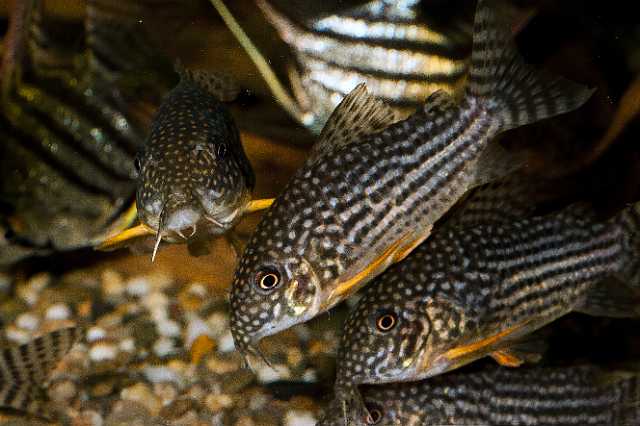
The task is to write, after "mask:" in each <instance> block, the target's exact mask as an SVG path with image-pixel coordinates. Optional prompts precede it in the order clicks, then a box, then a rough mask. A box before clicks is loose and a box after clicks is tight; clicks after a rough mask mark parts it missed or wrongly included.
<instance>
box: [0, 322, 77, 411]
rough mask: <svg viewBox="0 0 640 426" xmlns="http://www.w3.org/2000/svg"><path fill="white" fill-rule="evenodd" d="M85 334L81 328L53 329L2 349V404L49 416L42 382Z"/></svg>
mask: <svg viewBox="0 0 640 426" xmlns="http://www.w3.org/2000/svg"><path fill="white" fill-rule="evenodd" d="M81 335H82V328H80V327H68V328H61V329H59V330H55V331H52V332H51V333H48V334H45V335H43V336H41V337H38V338H36V339H34V340H32V341H31V342H29V343H25V344H23V345H20V346H10V347H7V348H3V349H1V350H0V408H13V409H16V410H21V411H26V412H28V413H31V414H34V415H37V416H46V415H47V412H46V407H45V406H44V405H43V402H44V400H43V399H42V398H41V395H40V394H42V393H43V388H42V386H43V384H44V383H45V382H46V381H47V379H48V377H49V374H50V373H51V371H52V370H53V369H54V368H55V367H56V365H57V364H58V362H60V360H61V359H62V357H64V356H65V355H66V354H67V352H69V350H70V349H71V347H72V346H73V345H74V344H75V343H76V341H78V339H79V338H80V336H81Z"/></svg>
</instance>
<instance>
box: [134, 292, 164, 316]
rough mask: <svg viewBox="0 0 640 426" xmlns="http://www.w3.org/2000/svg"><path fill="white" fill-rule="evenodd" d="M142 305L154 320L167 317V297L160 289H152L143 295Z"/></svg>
mask: <svg viewBox="0 0 640 426" xmlns="http://www.w3.org/2000/svg"><path fill="white" fill-rule="evenodd" d="M141 303H142V306H144V307H145V309H146V310H147V311H149V313H150V314H151V318H153V319H154V321H158V320H161V319H164V318H166V317H167V315H168V313H167V309H168V308H169V298H168V297H167V295H166V294H164V293H162V292H160V291H153V292H151V293H149V294H148V295H146V296H144V298H143V299H142V301H141Z"/></svg>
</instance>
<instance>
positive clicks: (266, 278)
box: [256, 268, 281, 291]
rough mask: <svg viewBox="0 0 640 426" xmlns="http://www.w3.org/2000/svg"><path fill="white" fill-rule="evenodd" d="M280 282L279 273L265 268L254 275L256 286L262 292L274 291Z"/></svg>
mask: <svg viewBox="0 0 640 426" xmlns="http://www.w3.org/2000/svg"><path fill="white" fill-rule="evenodd" d="M280 281H281V280H280V273H279V272H278V271H277V270H275V269H273V268H265V269H263V270H261V271H259V272H258V274H257V275H256V284H257V286H258V288H259V289H260V290H262V291H271V290H274V289H275V288H276V287H278V285H280Z"/></svg>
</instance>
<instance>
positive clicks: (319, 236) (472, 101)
mask: <svg viewBox="0 0 640 426" xmlns="http://www.w3.org/2000/svg"><path fill="white" fill-rule="evenodd" d="M488 3H491V2H490V1H480V2H479V7H478V13H477V18H476V27H475V28H476V29H475V34H476V39H475V41H474V43H475V45H476V49H475V50H474V53H473V54H472V64H473V66H472V70H471V74H470V76H469V85H468V86H467V95H466V96H465V97H464V98H463V99H462V100H461V101H460V103H455V102H454V100H453V99H452V98H451V97H450V96H448V95H447V94H446V93H444V92H436V93H434V94H433V95H431V96H430V97H429V99H428V100H427V102H426V104H425V105H424V106H423V107H422V108H420V109H419V110H418V111H416V112H415V113H414V114H413V115H412V116H411V117H409V118H407V119H406V120H403V121H400V122H395V116H394V114H393V113H390V112H389V111H390V109H389V108H388V107H387V106H386V105H384V104H383V103H382V102H381V101H379V100H378V99H375V98H373V97H372V96H370V95H368V94H367V93H366V90H363V87H362V86H358V87H357V88H356V89H354V91H353V92H351V94H350V95H349V96H347V97H346V98H345V99H344V100H343V101H342V102H341V104H340V105H339V106H338V108H337V109H336V110H335V111H334V113H333V114H332V116H331V117H330V118H329V120H328V122H327V124H326V126H325V128H324V129H323V131H322V133H321V135H320V139H319V141H318V142H317V144H316V145H315V146H314V148H313V150H312V153H311V154H310V157H309V159H308V160H307V162H306V163H305V165H304V166H303V167H302V168H301V169H300V170H299V171H298V172H297V173H296V174H295V175H294V177H293V178H292V179H291V181H290V182H289V183H288V185H287V186H286V188H285V189H284V190H283V192H282V193H281V194H280V196H279V197H278V198H277V199H276V201H275V203H274V204H273V206H272V207H271V208H270V209H269V210H268V211H267V213H266V214H265V215H264V216H263V218H262V220H261V222H260V224H259V225H258V227H257V229H256V231H255V233H254V235H253V236H252V238H251V240H250V242H249V244H248V246H247V249H246V251H245V253H244V255H243V257H242V259H241V261H240V264H239V267H238V269H237V271H236V274H235V278H234V282H233V288H232V291H231V307H232V310H231V329H232V333H233V335H234V338H235V342H236V347H238V348H239V349H240V350H242V351H244V352H250V351H252V352H256V349H255V344H256V343H257V342H258V341H259V340H260V339H261V338H262V337H264V336H267V335H271V334H274V333H276V332H278V331H280V330H283V329H285V328H288V327H290V326H292V325H294V324H297V323H300V322H303V321H306V320H309V319H310V318H313V317H314V316H316V315H318V314H319V313H321V312H323V311H326V310H328V309H330V308H331V307H332V306H334V305H335V304H337V303H338V302H340V301H341V300H344V299H345V298H346V297H348V296H349V295H350V294H352V293H354V292H355V291H356V290H358V289H359V288H361V287H362V286H363V285H364V284H365V283H366V282H368V281H369V280H371V279H372V278H374V277H375V276H377V275H378V274H380V273H381V272H382V271H383V270H384V269H385V268H386V267H388V266H389V265H390V264H392V263H394V262H397V261H399V260H401V259H402V258H403V257H404V256H406V255H407V254H408V253H409V252H410V251H411V250H412V249H413V248H414V247H416V246H417V245H418V244H419V243H420V242H422V241H424V240H425V239H426V238H427V237H428V236H429V233H430V230H431V227H432V225H433V224H434V223H435V222H436V221H437V220H438V219H439V218H440V217H441V216H442V215H443V214H444V213H445V212H447V210H448V209H449V208H450V207H451V206H452V205H453V204H455V203H456V201H457V200H458V199H459V198H460V197H461V196H462V195H463V194H464V193H465V192H466V191H467V190H468V189H470V188H471V187H474V186H476V185H479V184H481V183H485V182H487V181H491V180H493V179H495V178H496V177H497V176H500V175H501V174H504V173H506V172H507V171H510V170H511V169H513V168H515V167H517V161H515V160H514V159H512V158H509V157H508V155H506V154H505V153H504V152H502V150H501V148H500V147H499V146H498V145H496V144H490V143H489V141H490V140H491V138H492V137H493V136H494V135H496V134H497V133H499V132H500V131H503V130H506V129H509V128H513V127H517V126H519V125H523V124H526V123H530V122H534V121H537V120H539V119H542V118H544V117H549V116H553V115H556V114H559V113H561V112H566V111H569V110H572V109H574V108H576V107H578V106H579V105H581V104H582V103H583V102H585V100H586V99H587V98H588V97H589V96H590V94H591V91H589V90H586V89H585V88H583V87H582V86H579V85H577V84H575V83H570V82H568V81H565V80H563V79H559V78H552V77H549V76H548V75H546V74H539V75H538V74H536V73H535V72H533V71H532V70H531V69H529V67H527V66H526V65H525V64H524V63H522V62H521V61H520V60H519V58H518V57H517V55H516V53H515V51H514V48H513V46H512V45H511V44H510V43H511V42H510V38H509V37H510V36H509V35H508V34H505V33H504V32H503V31H502V30H501V28H503V26H502V25H501V23H500V22H498V21H497V19H496V17H495V16H494V15H493V14H492V13H491V12H490V10H489V9H488V5H487V4H488ZM394 122H395V124H390V125H387V124H389V123H394ZM381 129H383V130H381ZM505 169H508V170H505Z"/></svg>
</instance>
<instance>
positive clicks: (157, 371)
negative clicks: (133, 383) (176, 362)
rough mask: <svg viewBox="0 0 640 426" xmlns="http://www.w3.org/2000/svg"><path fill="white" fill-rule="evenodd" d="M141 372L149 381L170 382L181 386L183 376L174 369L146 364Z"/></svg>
mask: <svg viewBox="0 0 640 426" xmlns="http://www.w3.org/2000/svg"><path fill="white" fill-rule="evenodd" d="M143 374H144V376H145V377H146V379H147V380H149V381H150V382H151V383H163V382H170V383H175V384H176V385H178V386H182V383H183V382H184V378H183V377H182V375H180V374H179V373H178V372H177V371H176V370H174V369H172V368H169V367H165V366H157V367H156V366H148V367H145V368H144V370H143Z"/></svg>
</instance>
